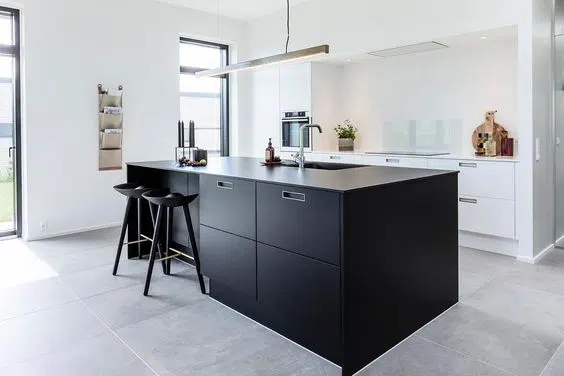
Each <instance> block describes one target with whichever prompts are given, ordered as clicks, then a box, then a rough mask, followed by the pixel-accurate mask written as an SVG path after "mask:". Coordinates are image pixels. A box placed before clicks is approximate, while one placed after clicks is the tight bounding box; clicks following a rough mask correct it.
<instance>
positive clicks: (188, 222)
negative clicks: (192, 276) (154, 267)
mask: <svg viewBox="0 0 564 376" xmlns="http://www.w3.org/2000/svg"><path fill="white" fill-rule="evenodd" d="M182 208H183V209H184V217H185V218H186V225H187V226H188V234H189V235H190V245H191V246H192V252H193V253H194V263H195V264H196V273H198V281H200V290H201V291H202V294H205V293H206V285H205V283H204V277H203V276H202V273H201V272H200V256H199V254H198V246H197V245H196V236H195V235H194V227H192V218H191V217H190V210H188V205H184V206H183V207H182Z"/></svg>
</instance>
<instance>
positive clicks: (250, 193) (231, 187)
mask: <svg viewBox="0 0 564 376" xmlns="http://www.w3.org/2000/svg"><path fill="white" fill-rule="evenodd" d="M255 199H256V198H255V182H253V181H248V180H240V179H232V178H224V177H221V176H213V175H200V223H202V224H204V225H206V226H209V227H213V228H216V229H219V230H222V231H226V232H230V233H232V234H235V235H239V236H243V237H245V238H248V239H253V240H256V238H257V234H256V212H255V205H256V201H255Z"/></svg>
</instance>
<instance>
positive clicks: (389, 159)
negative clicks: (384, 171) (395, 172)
mask: <svg viewBox="0 0 564 376" xmlns="http://www.w3.org/2000/svg"><path fill="white" fill-rule="evenodd" d="M386 162H387V163H400V160H399V159H395V158H386Z"/></svg>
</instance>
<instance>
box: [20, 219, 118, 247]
mask: <svg viewBox="0 0 564 376" xmlns="http://www.w3.org/2000/svg"><path fill="white" fill-rule="evenodd" d="M118 226H121V222H116V223H107V224H105V225H98V226H89V227H80V228H76V229H72V230H65V231H60V232H53V233H49V234H44V235H43V234H42V235H39V236H33V237H28V238H27V239H25V240H26V241H28V242H33V241H37V240H44V239H50V238H56V237H59V236H65V235H72V234H80V233H81V232H88V231H95V230H103V229H106V228H111V227H118Z"/></svg>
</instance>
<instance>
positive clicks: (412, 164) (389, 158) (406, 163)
mask: <svg viewBox="0 0 564 376" xmlns="http://www.w3.org/2000/svg"><path fill="white" fill-rule="evenodd" d="M361 158H362V160H361V161H360V163H363V164H367V165H372V166H390V167H409V168H427V159H425V158H409V157H402V156H394V155H364V156H361Z"/></svg>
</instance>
